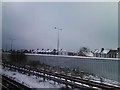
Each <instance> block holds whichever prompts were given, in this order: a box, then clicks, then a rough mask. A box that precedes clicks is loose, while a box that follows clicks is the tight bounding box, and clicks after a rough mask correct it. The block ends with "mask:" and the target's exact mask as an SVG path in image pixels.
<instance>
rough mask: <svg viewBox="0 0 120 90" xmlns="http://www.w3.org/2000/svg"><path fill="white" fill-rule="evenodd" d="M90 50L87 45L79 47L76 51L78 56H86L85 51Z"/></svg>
mask: <svg viewBox="0 0 120 90" xmlns="http://www.w3.org/2000/svg"><path fill="white" fill-rule="evenodd" d="M89 51H90V49H89V48H87V47H81V48H80V49H79V52H78V56H86V53H88V52H89Z"/></svg>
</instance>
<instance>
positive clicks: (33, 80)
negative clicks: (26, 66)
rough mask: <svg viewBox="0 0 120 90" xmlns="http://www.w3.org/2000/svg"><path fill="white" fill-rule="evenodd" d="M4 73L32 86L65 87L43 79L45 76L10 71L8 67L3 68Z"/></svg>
mask: <svg viewBox="0 0 120 90" xmlns="http://www.w3.org/2000/svg"><path fill="white" fill-rule="evenodd" d="M2 74H4V75H5V76H7V77H10V78H12V79H14V80H15V81H17V82H19V83H22V84H24V85H26V86H28V87H30V88H49V90H50V89H53V88H58V89H59V88H61V87H64V85H63V84H57V83H54V82H53V81H51V80H46V81H43V78H37V79H36V77H35V76H33V75H31V76H27V75H25V74H21V73H19V72H14V71H10V70H8V69H3V71H2Z"/></svg>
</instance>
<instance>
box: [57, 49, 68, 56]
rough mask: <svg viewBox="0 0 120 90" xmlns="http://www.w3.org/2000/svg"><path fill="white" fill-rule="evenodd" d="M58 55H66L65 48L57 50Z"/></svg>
mask: <svg viewBox="0 0 120 90" xmlns="http://www.w3.org/2000/svg"><path fill="white" fill-rule="evenodd" d="M59 55H68V52H67V51H66V50H63V49H61V50H60V51H59Z"/></svg>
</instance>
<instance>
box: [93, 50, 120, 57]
mask: <svg viewBox="0 0 120 90" xmlns="http://www.w3.org/2000/svg"><path fill="white" fill-rule="evenodd" d="M119 52H120V50H119V48H117V49H116V50H112V49H104V48H102V49H101V50H98V49H96V50H95V51H94V52H93V56H94V57H103V58H118V57H119Z"/></svg>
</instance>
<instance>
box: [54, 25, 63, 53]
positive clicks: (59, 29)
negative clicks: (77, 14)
mask: <svg viewBox="0 0 120 90" xmlns="http://www.w3.org/2000/svg"><path fill="white" fill-rule="evenodd" d="M55 29H56V30H58V40H57V51H58V54H59V39H60V38H59V31H62V29H61V28H58V27H55Z"/></svg>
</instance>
